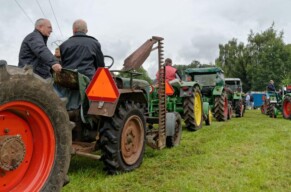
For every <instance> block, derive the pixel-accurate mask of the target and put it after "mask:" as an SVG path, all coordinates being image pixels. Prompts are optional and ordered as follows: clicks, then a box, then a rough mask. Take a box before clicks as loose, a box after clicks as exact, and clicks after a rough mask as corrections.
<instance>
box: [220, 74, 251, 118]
mask: <svg viewBox="0 0 291 192" xmlns="http://www.w3.org/2000/svg"><path fill="white" fill-rule="evenodd" d="M225 84H226V87H227V88H228V89H229V92H230V93H231V94H229V95H228V100H229V101H230V102H231V105H232V106H233V110H234V112H235V116H236V117H243V115H244V112H245V108H246V103H245V96H244V93H243V91H242V82H241V80H240V78H225Z"/></svg>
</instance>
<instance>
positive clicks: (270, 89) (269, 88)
mask: <svg viewBox="0 0 291 192" xmlns="http://www.w3.org/2000/svg"><path fill="white" fill-rule="evenodd" d="M267 91H276V89H275V86H274V81H273V80H270V82H269V84H268V86H267Z"/></svg>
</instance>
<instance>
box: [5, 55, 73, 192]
mask: <svg viewBox="0 0 291 192" xmlns="http://www.w3.org/2000/svg"><path fill="white" fill-rule="evenodd" d="M0 90H1V91H0V117H1V115H2V117H3V119H1V118H0V119H1V120H4V123H5V117H6V120H9V116H10V117H12V120H13V121H14V122H13V125H14V123H16V124H17V125H20V126H22V125H23V126H25V127H26V129H25V132H22V131H21V129H20V128H18V129H14V128H15V127H17V126H15V125H14V126H12V124H11V126H7V128H9V129H10V131H9V132H7V134H8V135H9V137H10V136H11V138H14V139H15V136H17V135H20V138H21V139H19V140H18V141H19V143H22V144H23V146H25V150H23V151H21V150H20V152H21V154H23V157H24V159H23V161H22V162H19V163H20V165H21V166H18V167H17V168H16V169H15V170H13V174H14V176H13V179H12V180H14V181H15V180H18V179H19V181H18V182H17V183H14V184H11V183H10V179H8V178H7V179H5V177H9V174H10V173H9V172H10V171H4V172H5V173H4V174H3V175H2V177H1V179H3V181H4V182H5V183H3V182H2V184H3V186H5V187H4V188H3V190H4V191H14V189H16V190H17V191H31V190H34V191H60V190H61V188H62V187H63V185H65V184H67V183H68V181H69V180H68V176H67V172H68V169H69V165H70V160H71V146H72V128H73V126H74V124H73V123H71V122H70V121H69V117H68V113H67V111H66V106H65V105H66V103H65V101H62V100H61V99H60V98H59V97H58V96H57V94H56V93H55V92H54V90H53V86H52V84H51V83H50V82H48V81H45V80H43V79H42V78H41V77H39V76H37V75H35V74H33V72H32V69H31V68H28V67H25V68H24V69H20V68H17V67H13V66H6V65H5V64H3V61H0ZM1 124H2V123H1V122H0V128H1ZM7 134H4V133H0V137H1V139H3V138H5V137H6V138H7ZM25 138H26V139H25ZM1 150H5V149H3V148H1ZM32 151H33V152H32ZM2 152H3V151H2ZM2 152H1V153H2ZM4 152H5V151H4ZM25 166H27V168H26V169H25V171H24V170H23V167H25ZM21 169H22V171H21ZM18 172H19V173H18ZM22 174H23V175H22ZM12 182H13V181H12ZM4 184H5V185H4ZM3 186H2V185H1V187H3Z"/></svg>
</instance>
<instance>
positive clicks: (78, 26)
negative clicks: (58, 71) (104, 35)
mask: <svg viewBox="0 0 291 192" xmlns="http://www.w3.org/2000/svg"><path fill="white" fill-rule="evenodd" d="M87 32H88V28H87V23H86V22H85V21H84V20H82V19H78V20H76V21H75V22H74V23H73V36H72V37H70V38H69V39H68V40H67V41H65V42H64V43H62V44H61V46H60V50H61V60H62V67H63V68H67V69H77V70H78V72H79V73H81V74H84V75H86V76H87V77H89V78H90V79H92V78H93V76H94V74H95V71H96V69H97V68H98V67H104V57H103V53H102V51H101V45H100V43H99V42H98V40H97V39H95V38H94V37H91V36H88V35H86V34H87Z"/></svg>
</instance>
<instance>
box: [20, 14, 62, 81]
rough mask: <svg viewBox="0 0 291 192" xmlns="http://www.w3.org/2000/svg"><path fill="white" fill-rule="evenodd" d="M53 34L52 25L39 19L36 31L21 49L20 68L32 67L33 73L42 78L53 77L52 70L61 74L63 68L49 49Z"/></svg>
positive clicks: (45, 20) (24, 42) (23, 43)
mask: <svg viewBox="0 0 291 192" xmlns="http://www.w3.org/2000/svg"><path fill="white" fill-rule="evenodd" d="M51 32H52V25H51V23H50V21H49V20H48V19H43V18H41V19H38V20H37V21H36V22H35V29H34V31H33V32H32V33H30V34H28V35H27V36H26V37H25V38H24V40H23V42H22V44H21V47H20V52H19V63H18V66H19V67H24V66H25V65H32V66H33V72H34V73H36V74H37V75H39V76H41V77H42V78H44V79H46V78H49V77H51V73H50V70H51V69H53V70H54V71H55V72H60V71H61V69H62V66H61V65H60V64H59V63H58V61H57V59H56V57H55V56H54V55H53V54H52V52H51V51H50V50H49V49H48V47H47V40H48V38H49V36H50V34H51Z"/></svg>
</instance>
